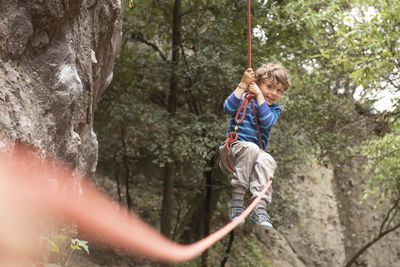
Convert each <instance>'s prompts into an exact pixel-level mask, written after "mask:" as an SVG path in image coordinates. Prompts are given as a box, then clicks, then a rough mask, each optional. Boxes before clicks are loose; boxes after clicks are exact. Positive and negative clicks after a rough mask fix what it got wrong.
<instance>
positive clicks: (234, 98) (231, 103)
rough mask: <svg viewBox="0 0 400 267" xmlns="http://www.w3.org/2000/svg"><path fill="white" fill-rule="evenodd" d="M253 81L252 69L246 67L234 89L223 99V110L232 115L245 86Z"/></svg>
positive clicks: (237, 106)
mask: <svg viewBox="0 0 400 267" xmlns="http://www.w3.org/2000/svg"><path fill="white" fill-rule="evenodd" d="M253 81H254V71H253V69H252V68H248V69H247V70H246V71H245V72H244V74H243V77H242V80H241V81H240V83H239V84H238V86H237V87H236V89H235V90H234V91H233V93H232V94H231V95H230V96H229V97H228V99H227V100H226V101H225V104H224V110H225V112H226V113H228V114H229V115H233V114H235V113H236V111H237V109H238V108H239V105H240V101H241V99H242V97H243V94H244V92H245V90H246V88H247V87H248V86H249V84H251V83H252V82H253Z"/></svg>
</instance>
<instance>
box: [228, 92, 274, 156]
mask: <svg viewBox="0 0 400 267" xmlns="http://www.w3.org/2000/svg"><path fill="white" fill-rule="evenodd" d="M242 101H244V94H243V97H242V99H239V98H237V97H236V95H235V94H234V93H232V94H231V95H230V96H229V97H228V98H227V99H226V101H225V103H224V110H225V112H226V113H227V114H229V115H231V120H230V123H229V127H228V132H227V134H226V136H225V139H226V137H227V136H228V134H229V132H232V131H234V128H235V125H236V122H235V116H236V113H237V111H238V109H239V107H240V105H241V103H242ZM252 101H253V103H254V107H255V110H256V115H257V118H258V124H259V126H260V132H261V142H262V146H263V150H267V145H268V140H269V133H270V131H271V128H272V127H273V126H274V125H275V123H276V121H277V120H278V117H279V115H280V114H281V111H282V109H281V107H280V106H279V105H277V104H275V103H274V104H272V105H271V106H268V104H267V103H266V102H264V103H263V104H261V105H260V106H258V105H257V101H256V100H255V99H253V100H252ZM242 113H243V109H242V111H241V112H240V115H239V117H238V120H240V118H242ZM236 133H237V134H238V141H245V142H252V143H254V144H256V145H257V146H259V145H260V143H259V141H258V132H257V125H256V122H255V120H254V115H253V109H252V108H251V103H248V104H247V110H246V115H245V118H244V120H243V122H242V123H241V124H239V129H238V130H237V131H236ZM224 143H225V141H224V142H223V143H222V144H224Z"/></svg>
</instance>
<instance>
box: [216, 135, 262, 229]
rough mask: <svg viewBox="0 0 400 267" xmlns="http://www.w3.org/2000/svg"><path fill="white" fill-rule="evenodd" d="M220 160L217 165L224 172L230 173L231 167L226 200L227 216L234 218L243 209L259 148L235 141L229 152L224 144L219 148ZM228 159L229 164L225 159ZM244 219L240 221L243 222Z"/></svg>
mask: <svg viewBox="0 0 400 267" xmlns="http://www.w3.org/2000/svg"><path fill="white" fill-rule="evenodd" d="M219 152H220V156H221V158H220V162H219V166H220V168H221V170H222V171H223V172H225V173H227V174H228V173H231V172H229V171H228V170H229V169H230V168H233V169H234V170H235V172H234V173H233V178H232V181H231V185H232V199H231V200H230V201H229V202H228V207H229V218H230V219H231V220H235V219H236V217H237V216H239V215H240V214H241V213H242V212H243V211H244V201H243V200H244V196H245V194H246V190H247V189H248V188H249V181H250V175H251V171H252V169H253V164H254V161H255V160H256V158H257V157H258V156H257V154H258V153H259V152H260V149H259V148H258V146H257V145H255V144H252V143H248V142H235V143H234V144H232V146H231V149H230V153H229V154H228V153H227V150H226V148H225V146H221V147H220V148H219ZM227 160H228V161H229V165H230V166H228V163H227V162H226V161H227ZM243 223H244V221H242V222H241V224H243Z"/></svg>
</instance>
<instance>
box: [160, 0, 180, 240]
mask: <svg viewBox="0 0 400 267" xmlns="http://www.w3.org/2000/svg"><path fill="white" fill-rule="evenodd" d="M180 13H181V0H175V2H174V7H173V22H172V60H171V77H170V87H169V95H168V103H167V110H168V112H169V114H170V115H171V116H170V118H171V119H173V118H174V115H175V113H176V107H177V91H178V79H177V76H176V68H177V66H178V64H179V45H180V42H181V41H180V29H181V15H180ZM168 134H169V135H172V132H171V130H169V131H168ZM174 177H175V166H174V163H168V164H167V165H166V167H165V177H164V192H163V201H162V210H161V233H162V234H163V235H164V236H166V237H170V235H171V212H172V195H173V190H174Z"/></svg>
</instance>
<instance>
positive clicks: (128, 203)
mask: <svg viewBox="0 0 400 267" xmlns="http://www.w3.org/2000/svg"><path fill="white" fill-rule="evenodd" d="M121 142H122V148H123V151H124V155H123V156H122V161H123V164H124V168H125V193H126V206H127V207H128V210H130V209H131V206H132V201H131V194H130V191H129V179H130V176H131V173H130V169H129V162H128V156H127V153H128V149H127V146H126V142H125V128H124V127H121Z"/></svg>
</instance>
